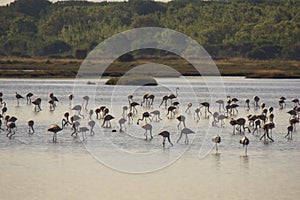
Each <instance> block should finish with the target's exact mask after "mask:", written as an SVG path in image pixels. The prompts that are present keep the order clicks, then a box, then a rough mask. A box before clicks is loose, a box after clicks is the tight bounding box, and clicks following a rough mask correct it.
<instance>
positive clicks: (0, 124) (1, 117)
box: [0, 114, 4, 131]
mask: <svg viewBox="0 0 300 200" xmlns="http://www.w3.org/2000/svg"><path fill="white" fill-rule="evenodd" d="M2 119H3V116H2V115H1V114H0V131H4V129H3V128H2Z"/></svg>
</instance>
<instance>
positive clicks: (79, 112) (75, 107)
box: [71, 105, 84, 118]
mask: <svg viewBox="0 0 300 200" xmlns="http://www.w3.org/2000/svg"><path fill="white" fill-rule="evenodd" d="M81 109H82V107H81V105H76V106H74V107H73V108H72V109H71V110H74V111H75V112H77V113H78V115H79V116H81V117H82V118H84V116H83V115H82V114H81Z"/></svg>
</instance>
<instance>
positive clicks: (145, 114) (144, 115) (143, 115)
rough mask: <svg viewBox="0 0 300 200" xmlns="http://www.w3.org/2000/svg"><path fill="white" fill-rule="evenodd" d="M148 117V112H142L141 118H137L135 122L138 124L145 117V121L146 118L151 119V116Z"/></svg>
mask: <svg viewBox="0 0 300 200" xmlns="http://www.w3.org/2000/svg"><path fill="white" fill-rule="evenodd" d="M150 117H151V115H150V113H149V112H144V113H143V114H142V118H140V119H138V121H137V123H136V124H139V123H140V121H144V119H145V122H146V123H147V119H149V120H150V121H151V118H150Z"/></svg>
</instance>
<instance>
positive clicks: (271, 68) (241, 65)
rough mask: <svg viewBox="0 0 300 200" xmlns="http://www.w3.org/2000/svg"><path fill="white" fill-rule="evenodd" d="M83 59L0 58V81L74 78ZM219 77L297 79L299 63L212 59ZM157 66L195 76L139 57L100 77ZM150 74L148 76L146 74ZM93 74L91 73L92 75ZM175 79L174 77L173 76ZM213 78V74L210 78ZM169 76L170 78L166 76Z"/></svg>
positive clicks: (182, 65)
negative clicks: (9, 79) (7, 79)
mask: <svg viewBox="0 0 300 200" xmlns="http://www.w3.org/2000/svg"><path fill="white" fill-rule="evenodd" d="M82 62H83V60H78V59H49V58H18V57H0V78H33V79H34V78H41V79H44V78H45V79H49V78H64V79H72V78H76V76H77V72H78V70H79V68H80V66H81V64H82ZM214 62H215V64H216V66H217V67H218V69H219V71H220V74H221V76H244V77H246V78H278V79H286V78H288V79H299V78H300V61H295V60H249V59H243V58H231V59H226V60H215V61H214ZM147 63H160V64H164V65H167V66H170V67H172V68H173V69H174V70H176V71H177V72H179V73H180V75H182V76H199V75H200V74H199V72H198V71H196V69H195V68H194V67H192V66H191V65H190V64H189V63H187V62H186V61H185V60H180V59H178V58H176V57H174V59H170V58H168V59H164V58H155V57H149V58H147V59H146V58H143V59H136V60H134V61H130V62H120V61H115V62H113V63H111V65H110V66H109V67H108V68H107V69H106V70H105V72H104V73H103V76H104V77H108V78H109V77H120V76H122V75H123V74H125V73H126V72H128V71H129V70H130V69H132V68H133V67H136V66H139V65H143V64H147ZM149 74H150V73H149ZM92 75H94V74H92ZM152 75H153V77H165V75H164V74H160V73H157V74H155V73H152ZM176 76H178V74H176ZM212 76H213V75H212ZM166 77H170V75H168V76H166Z"/></svg>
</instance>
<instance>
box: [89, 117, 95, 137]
mask: <svg viewBox="0 0 300 200" xmlns="http://www.w3.org/2000/svg"><path fill="white" fill-rule="evenodd" d="M88 125H89V127H90V128H91V129H90V135H95V131H94V127H95V125H96V122H95V121H94V120H90V121H88Z"/></svg>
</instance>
